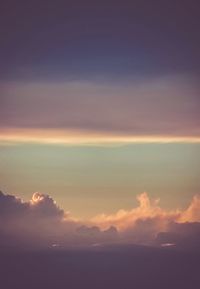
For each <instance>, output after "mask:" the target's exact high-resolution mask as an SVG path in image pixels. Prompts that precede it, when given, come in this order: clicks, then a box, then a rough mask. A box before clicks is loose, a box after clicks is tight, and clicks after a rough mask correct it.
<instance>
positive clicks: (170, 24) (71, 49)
mask: <svg viewBox="0 0 200 289" xmlns="http://www.w3.org/2000/svg"><path fill="white" fill-rule="evenodd" d="M131 2H133V1H123V5H122V1H80V0H79V1H56V3H55V1H34V2H33V1H31V2H29V1H20V5H19V1H14V0H11V1H1V4H0V5H1V6H0V34H1V41H0V50H1V53H0V63H1V67H0V162H1V166H0V183H1V184H0V185H1V187H2V190H4V191H6V192H8V193H15V194H16V195H19V196H21V197H23V198H25V199H26V200H27V199H30V196H31V195H32V193H33V192H34V191H44V192H46V193H50V194H51V195H52V196H53V197H54V198H55V199H56V200H57V201H58V203H59V204H61V205H62V207H63V208H64V209H66V210H71V211H72V212H73V215H75V216H78V217H79V216H81V217H88V216H92V215H95V214H97V213H101V212H102V211H105V212H107V213H111V212H113V211H115V210H118V209H120V208H122V207H123V208H125V209H128V208H131V207H132V204H134V202H135V196H136V195H137V194H138V193H141V192H143V191H147V192H148V193H149V194H150V195H151V196H153V197H160V198H161V199H162V202H163V206H164V207H165V206H166V207H170V208H171V207H182V206H185V205H186V203H187V202H188V200H189V199H191V196H192V195H194V194H196V193H199V192H200V182H199V180H198V176H199V175H198V172H199V169H200V159H199V156H200V144H199V142H200V117H199V115H200V114H199V108H200V96H199V93H200V86H199V71H200V56H199V51H200V37H199V25H200V23H199V22H200V21H199V3H198V1H194V0H193V1H190V2H189V1H178V0H176V1H164V2H162V1H141V0H140V1H134V3H131ZM158 11H159V12H158ZM136 142H137V143H136ZM163 142H164V143H163ZM132 202H133V203H132Z"/></svg>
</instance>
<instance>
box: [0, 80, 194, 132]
mask: <svg viewBox="0 0 200 289" xmlns="http://www.w3.org/2000/svg"><path fill="white" fill-rule="evenodd" d="M0 89H1V91H2V93H1V105H0V129H4V128H5V129H8V128H10V129H16V130H17V129H27V130H30V129H33V130H34V129H43V130H45V129H48V130H49V129H54V130H62V131H78V132H80V133H81V132H82V133H87V132H90V133H98V134H103V135H109V134H113V135H124V136H130V135H134V136H141V135H142V136H146V135H151V136H152V135H158V136H159V135H161V136H163V135H165V136H199V110H198V107H199V97H198V95H199V84H198V83H197V81H196V79H195V77H193V76H191V75H173V76H170V77H169V76H163V77H155V78H151V79H145V78H141V79H134V78H133V79H132V80H129V81H125V82H123V81H122V82H120V83H112V82H111V83H106V82H100V81H67V82H41V81H40V82H8V83H6V82H5V83H0ZM47 104H48V105H47ZM52 116H53V117H52ZM102 116H103V117H102Z"/></svg>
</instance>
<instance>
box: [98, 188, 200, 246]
mask: <svg viewBox="0 0 200 289" xmlns="http://www.w3.org/2000/svg"><path fill="white" fill-rule="evenodd" d="M137 200H138V202H139V206H138V207H136V208H133V209H132V210H130V211H126V210H119V211H118V212H116V214H113V215H105V214H101V215H98V216H96V217H95V218H93V222H94V223H96V224H98V226H99V227H101V228H104V229H105V228H107V227H109V226H111V225H114V226H115V227H116V228H117V229H118V230H119V232H120V234H121V236H122V239H123V240H124V241H125V242H134V243H138V244H158V243H160V244H161V245H162V242H158V240H161V239H162V238H161V236H166V237H167V238H166V240H165V242H164V238H163V242H164V243H168V244H170V243H173V244H175V243H176V244H177V245H178V244H180V241H179V242H175V241H176V240H179V239H181V240H182V238H183V237H184V238H185V235H186V236H187V237H191V238H192V237H193V236H196V233H195V232H196V231H194V230H193V228H195V229H196V228H200V223H199V222H200V196H199V195H196V196H194V197H193V199H192V201H191V203H190V205H189V206H188V208H186V209H185V210H180V209H176V210H171V211H167V210H164V209H162V208H161V207H160V206H159V200H151V199H150V198H149V197H148V194H147V193H142V194H140V195H139V196H138V197H137ZM194 222H196V223H194ZM172 224H173V225H172ZM176 228H178V229H179V231H180V232H182V231H181V228H183V232H182V233H180V232H179V231H178V232H179V233H177V230H176ZM185 229H186V230H185ZM190 229H191V231H190ZM161 232H162V233H161ZM183 233H185V235H184V234H183ZM189 233H190V234H189ZM193 233H194V234H193ZM177 235H178V236H177ZM157 236H159V237H157ZM169 236H172V239H171V240H170V238H168V237H169ZM160 238H161V239H160ZM168 239H169V240H168Z"/></svg>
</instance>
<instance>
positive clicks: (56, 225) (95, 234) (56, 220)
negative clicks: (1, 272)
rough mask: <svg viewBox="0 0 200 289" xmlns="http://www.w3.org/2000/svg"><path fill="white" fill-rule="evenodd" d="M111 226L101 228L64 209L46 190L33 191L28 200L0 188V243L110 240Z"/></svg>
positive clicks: (21, 243)
mask: <svg viewBox="0 0 200 289" xmlns="http://www.w3.org/2000/svg"><path fill="white" fill-rule="evenodd" d="M116 234H117V231H116V230H114V228H112V227H111V228H110V229H108V230H105V231H102V230H100V228H98V227H95V226H91V227H90V226H86V225H83V224H82V222H80V221H76V220H75V219H74V218H72V217H71V216H70V215H69V214H68V213H65V212H64V211H63V210H62V209H61V208H60V207H59V206H58V205H57V204H56V202H55V201H54V200H53V199H52V198H51V197H50V196H49V195H46V194H41V193H34V194H33V196H32V198H31V200H30V201H29V202H24V201H23V200H21V199H20V198H17V197H15V196H12V195H5V194H3V193H2V192H0V236H1V238H0V240H1V241H0V245H5V244H11V245H17V246H19V245H24V244H26V245H33V246H51V245H53V244H59V245H61V246H72V245H79V246H80V245H92V244H94V243H97V242H102V241H104V242H106V241H111V240H112V238H114V237H116Z"/></svg>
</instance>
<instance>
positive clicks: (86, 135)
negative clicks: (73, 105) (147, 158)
mask: <svg viewBox="0 0 200 289" xmlns="http://www.w3.org/2000/svg"><path fill="white" fill-rule="evenodd" d="M0 142H1V143H38V144H61V145H70V144H75V145H82V144H85V145H95V144H102V145H109V144H111V145H112V144H113V145H114V144H119V145H120V144H128V143H200V137H199V136H170V135H163V136H161V135H151V136H149V135H146V136H145V135H142V136H137V135H135V136H134V135H122V134H112V133H110V134H108V133H107V134H106V133H96V132H88V131H78V130H63V131H62V130H42V129H31V130H30V129H29V130H28V129H10V128H9V129H1V130H0Z"/></svg>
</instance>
